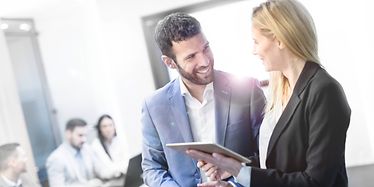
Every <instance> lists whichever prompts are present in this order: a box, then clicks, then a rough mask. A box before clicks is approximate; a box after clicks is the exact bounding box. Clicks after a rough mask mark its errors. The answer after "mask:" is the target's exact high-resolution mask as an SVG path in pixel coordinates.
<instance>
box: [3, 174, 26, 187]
mask: <svg viewBox="0 0 374 187" xmlns="http://www.w3.org/2000/svg"><path fill="white" fill-rule="evenodd" d="M1 178H2V179H3V181H4V183H5V184H6V185H7V186H1V187H19V186H21V185H22V180H21V179H18V180H17V182H16V183H15V182H13V181H11V180H9V179H8V178H6V177H5V176H3V175H1Z"/></svg>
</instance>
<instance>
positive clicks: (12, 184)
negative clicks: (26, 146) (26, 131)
mask: <svg viewBox="0 0 374 187" xmlns="http://www.w3.org/2000/svg"><path fill="white" fill-rule="evenodd" d="M26 162H27V157H26V152H25V150H23V148H22V147H21V146H20V144H19V143H7V144H3V145H1V146H0V187H35V186H38V185H37V184H36V183H32V182H31V181H29V180H27V179H26V178H25V177H24V176H22V174H23V173H26V172H27V168H26Z"/></svg>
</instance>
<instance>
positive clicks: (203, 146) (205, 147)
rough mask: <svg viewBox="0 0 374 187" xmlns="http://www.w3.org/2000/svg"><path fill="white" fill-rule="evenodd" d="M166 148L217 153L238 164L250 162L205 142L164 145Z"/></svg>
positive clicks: (218, 146)
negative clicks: (236, 161)
mask: <svg viewBox="0 0 374 187" xmlns="http://www.w3.org/2000/svg"><path fill="white" fill-rule="evenodd" d="M166 146H167V147H170V148H173V149H176V150H179V151H183V152H185V151H186V150H189V149H194V150H198V151H202V152H205V153H209V154H212V153H219V154H222V155H224V156H227V157H231V158H233V159H235V160H238V161H239V162H242V163H247V164H249V163H251V160H249V159H248V158H246V157H244V156H242V155H240V154H238V153H236V152H234V151H232V150H230V149H228V148H226V147H223V146H221V145H218V144H215V143H205V142H186V143H170V144H166Z"/></svg>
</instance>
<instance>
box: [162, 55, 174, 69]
mask: <svg viewBox="0 0 374 187" xmlns="http://www.w3.org/2000/svg"><path fill="white" fill-rule="evenodd" d="M161 59H162V61H163V62H164V64H165V65H166V66H167V67H169V68H171V69H175V68H176V65H175V62H174V60H173V59H172V58H170V57H168V56H166V55H162V56H161Z"/></svg>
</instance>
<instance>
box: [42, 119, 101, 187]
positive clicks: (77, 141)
mask: <svg viewBox="0 0 374 187" xmlns="http://www.w3.org/2000/svg"><path fill="white" fill-rule="evenodd" d="M65 136H66V142H64V143H63V144H61V145H60V146H59V147H58V148H57V149H56V150H54V151H53V152H52V154H51V155H50V156H49V157H48V159H47V163H46V167H47V172H48V180H49V186H51V187H61V186H69V187H72V186H77V187H78V186H79V187H81V186H82V187H83V186H84V187H86V186H87V187H91V186H101V185H102V184H103V183H102V181H101V180H100V178H105V176H103V174H102V173H103V171H105V167H103V166H102V165H100V162H98V161H97V158H96V157H95V155H94V153H93V151H92V148H91V147H90V145H87V144H86V140H87V123H86V122H85V121H84V120H82V119H79V118H76V119H71V120H69V121H68V123H67V125H66V130H65Z"/></svg>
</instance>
